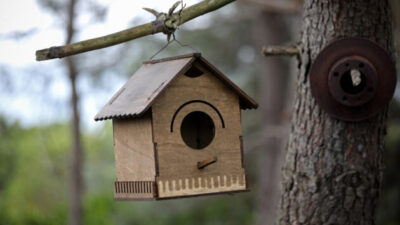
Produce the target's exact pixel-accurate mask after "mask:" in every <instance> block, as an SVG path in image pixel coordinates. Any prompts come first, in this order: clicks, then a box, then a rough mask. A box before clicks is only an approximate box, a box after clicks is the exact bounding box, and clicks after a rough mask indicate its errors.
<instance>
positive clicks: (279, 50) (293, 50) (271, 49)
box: [262, 46, 300, 56]
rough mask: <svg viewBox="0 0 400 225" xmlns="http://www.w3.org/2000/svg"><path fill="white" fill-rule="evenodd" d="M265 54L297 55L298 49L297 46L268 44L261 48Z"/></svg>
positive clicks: (298, 53)
mask: <svg viewBox="0 0 400 225" xmlns="http://www.w3.org/2000/svg"><path fill="white" fill-rule="evenodd" d="M262 53H263V54H264V55H265V56H299V55H300V51H299V48H298V47H297V46H291V47H286V46H268V47H265V46H264V47H263V48H262Z"/></svg>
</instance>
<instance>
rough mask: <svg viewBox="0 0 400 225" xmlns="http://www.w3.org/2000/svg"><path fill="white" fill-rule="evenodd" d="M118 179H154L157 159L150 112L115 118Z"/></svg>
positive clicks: (115, 150)
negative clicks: (136, 115)
mask: <svg viewBox="0 0 400 225" xmlns="http://www.w3.org/2000/svg"><path fill="white" fill-rule="evenodd" d="M113 126H114V152H115V164H116V170H117V180H118V181H154V180H155V175H156V171H155V161H154V145H153V140H152V127H151V114H150V112H149V113H147V114H145V115H144V116H142V117H140V118H132V119H118V120H116V119H114V120H113Z"/></svg>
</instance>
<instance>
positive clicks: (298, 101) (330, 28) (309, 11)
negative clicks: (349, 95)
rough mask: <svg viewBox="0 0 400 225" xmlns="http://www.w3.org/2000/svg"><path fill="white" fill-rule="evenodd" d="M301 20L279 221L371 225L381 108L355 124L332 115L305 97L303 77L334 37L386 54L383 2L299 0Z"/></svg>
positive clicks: (383, 118)
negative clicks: (360, 40)
mask: <svg viewBox="0 0 400 225" xmlns="http://www.w3.org/2000/svg"><path fill="white" fill-rule="evenodd" d="M303 22H304V25H303V28H302V31H303V32H302V36H301V42H302V49H301V54H302V57H301V58H302V64H301V65H300V70H299V74H298V77H297V93H296V98H295V104H294V109H293V115H292V116H293V117H292V127H291V133H290V136H289V144H288V149H287V155H286V160H285V165H284V168H283V177H282V190H283V193H282V195H281V200H280V205H279V208H280V217H279V219H278V224H318V225H321V224H327V225H328V224H329V225H331V224H346V225H351V224H357V225H358V224H374V215H375V206H376V204H377V199H378V195H379V188H380V184H381V178H382V169H383V163H382V154H383V150H384V135H385V132H386V131H385V130H386V126H385V123H386V118H387V115H386V114H387V113H386V111H387V110H384V111H383V112H381V113H380V114H379V115H377V116H375V117H373V118H371V119H369V120H367V121H363V122H358V123H350V122H343V121H339V120H336V119H333V118H332V117H330V116H329V115H327V113H325V112H324V111H323V110H322V109H321V108H320V107H319V106H318V105H317V103H316V102H315V100H314V98H313V97H312V95H311V92H310V86H309V80H308V75H309V69H310V65H311V63H312V62H313V61H314V60H315V58H316V56H317V54H318V53H319V52H320V51H321V50H322V49H323V47H324V46H326V45H327V44H328V43H329V42H330V41H332V40H334V39H336V38H339V37H356V36H357V37H364V38H368V39H370V40H373V41H375V42H377V43H378V44H379V45H381V46H382V47H383V48H385V49H386V50H387V51H389V52H391V50H392V40H391V37H392V34H391V17H390V10H389V5H388V1H387V0H351V1H350V0H306V1H305V4H304V14H303Z"/></svg>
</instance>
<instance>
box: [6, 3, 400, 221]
mask: <svg viewBox="0 0 400 225" xmlns="http://www.w3.org/2000/svg"><path fill="white" fill-rule="evenodd" d="M71 2H75V12H73V13H71V11H70V5H71ZM174 2H175V1H172V0H169V1H156V0H146V1H144V0H143V1H138V0H135V1H123V0H36V1H32V0H15V1H5V0H0V225H8V224H10V225H11V224H16V225H17V224H72V223H70V222H69V221H81V223H80V224H88V225H90V224H96V225H102V224H104V225H105V224H119V225H123V224H154V225H157V224H174V225H176V224H229V225H235V224H240V225H250V224H251V225H253V224H254V225H271V224H273V221H274V220H275V218H276V212H275V211H276V206H277V203H278V201H279V180H280V168H281V162H282V160H283V157H284V153H285V145H286V138H287V135H288V131H289V126H290V123H289V121H290V114H291V107H292V106H291V100H292V98H293V94H294V90H295V88H294V79H295V75H296V72H297V62H296V59H295V58H287V57H274V58H266V57H264V56H262V54H261V48H262V46H264V45H289V44H294V43H296V42H297V41H298V40H299V35H300V26H301V10H302V1H301V0H240V1H237V2H235V3H233V4H229V5H228V6H226V7H223V8H222V9H220V10H218V11H216V12H213V13H210V14H206V15H204V16H201V17H199V18H196V19H194V20H193V21H190V22H188V23H186V24H184V25H183V26H181V27H180V29H179V30H178V31H177V32H176V37H177V39H178V40H179V41H181V42H183V43H185V44H190V45H191V46H193V47H195V48H196V49H198V50H199V51H200V52H201V53H202V55H203V56H204V57H205V58H207V59H208V60H209V61H210V62H211V63H213V64H214V65H215V66H216V67H217V68H219V69H220V70H221V71H222V72H223V73H224V74H226V75H227V76H228V77H229V78H230V79H231V80H233V82H234V83H236V84H237V85H238V86H239V87H241V88H243V89H244V90H245V91H246V92H247V93H248V94H249V95H250V96H252V97H254V98H255V99H256V100H257V101H258V103H259V104H260V108H259V109H258V110H252V111H244V112H243V113H242V115H243V116H242V124H243V136H244V149H245V164H246V169H247V172H248V176H249V182H250V189H251V192H247V193H241V194H235V195H216V196H208V197H196V198H189V199H178V200H166V201H159V202H120V201H114V200H113V185H114V181H115V165H114V155H113V140H112V126H111V123H110V122H109V121H108V122H98V123H95V122H94V119H93V118H94V116H95V114H96V113H97V111H99V110H100V109H101V107H102V106H103V105H104V104H105V103H106V102H107V101H108V99H109V98H110V97H111V96H112V95H113V93H115V92H116V91H117V90H118V89H119V88H120V87H121V86H122V85H123V84H124V83H125V81H126V80H127V79H128V78H129V77H130V76H131V75H132V74H133V73H134V71H136V70H137V69H138V68H139V66H140V65H141V63H142V61H145V60H148V59H149V58H150V57H151V56H152V55H154V54H155V53H156V52H157V51H158V50H159V49H161V48H162V47H163V46H164V45H165V44H166V43H167V41H166V36H165V35H162V34H157V35H153V36H147V37H144V38H141V39H137V40H134V41H131V42H128V43H125V44H122V45H118V46H114V47H109V48H106V49H103V50H97V51H93V52H89V53H84V54H80V55H78V56H74V57H70V58H68V59H61V60H60V59H56V60H50V61H43V62H36V61H35V51H36V50H38V49H42V48H47V47H50V46H56V45H63V44H65V43H67V42H70V41H79V40H84V39H88V38H93V37H97V36H101V35H106V34H109V33H112V32H116V31H119V30H123V29H126V28H128V27H132V26H135V25H139V24H142V23H146V22H149V21H152V20H153V19H154V18H153V16H152V15H151V14H149V13H147V12H145V11H144V10H142V9H141V8H142V7H148V8H153V9H156V10H158V11H163V12H166V11H168V9H169V7H170V6H171V5H172V4H173V3H174ZM197 2H199V1H196V0H185V1H184V3H186V4H187V5H188V6H189V5H192V4H195V3H197ZM391 3H392V8H393V13H392V14H393V21H394V26H393V28H394V37H393V38H394V40H395V42H396V43H397V46H398V47H399V46H400V2H399V1H396V0H391ZM399 49H400V48H397V55H398V54H399V53H400V52H399ZM191 51H192V50H191V49H190V48H182V47H180V46H179V45H177V44H176V43H172V44H171V45H170V46H169V47H168V48H166V49H165V50H164V51H163V52H161V53H160V54H159V55H157V56H156V58H162V57H168V56H174V55H179V54H185V53H189V52H191ZM396 59H397V57H396ZM397 61H398V60H397ZM399 101H400V92H399V91H396V94H395V98H394V100H393V101H392V103H391V107H390V112H389V117H390V118H389V122H388V128H387V133H388V134H387V137H386V143H387V144H386V152H385V154H386V156H385V161H386V170H385V173H384V180H383V186H382V192H381V197H380V202H379V205H378V212H377V224H380V225H395V224H400V173H399V172H398V171H400V166H399V165H400V163H399V162H400V104H399ZM79 203H81V204H79ZM71 205H72V206H71ZM78 224H79V223H78Z"/></svg>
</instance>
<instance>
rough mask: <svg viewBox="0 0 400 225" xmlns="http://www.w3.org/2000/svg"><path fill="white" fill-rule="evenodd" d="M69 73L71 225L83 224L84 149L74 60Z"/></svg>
mask: <svg viewBox="0 0 400 225" xmlns="http://www.w3.org/2000/svg"><path fill="white" fill-rule="evenodd" d="M76 3H77V0H70V1H69V5H68V18H67V26H66V33H67V37H66V41H65V42H66V44H69V43H71V42H72V40H73V37H74V34H75V8H76ZM65 64H66V68H67V71H68V78H69V82H70V88H71V106H72V129H71V135H72V138H73V149H72V157H71V164H70V165H71V187H70V210H69V224H70V225H80V224H82V187H83V184H82V183H83V182H82V164H83V162H82V161H83V159H82V155H83V149H82V143H81V130H80V116H79V108H78V105H79V98H78V93H77V88H76V80H77V77H78V70H77V68H76V63H75V61H74V58H71V57H69V58H67V59H66V60H65Z"/></svg>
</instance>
